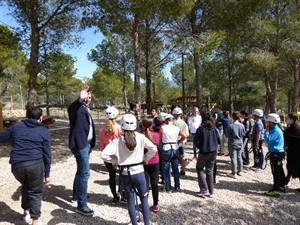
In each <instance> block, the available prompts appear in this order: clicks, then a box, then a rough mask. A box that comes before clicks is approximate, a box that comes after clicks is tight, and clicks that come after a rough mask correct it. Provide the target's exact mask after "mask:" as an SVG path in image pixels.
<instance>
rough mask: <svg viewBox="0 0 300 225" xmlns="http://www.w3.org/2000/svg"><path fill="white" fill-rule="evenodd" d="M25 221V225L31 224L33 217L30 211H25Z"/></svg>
mask: <svg viewBox="0 0 300 225" xmlns="http://www.w3.org/2000/svg"><path fill="white" fill-rule="evenodd" d="M23 220H24V222H25V223H30V220H31V216H30V212H29V210H24V214H23Z"/></svg>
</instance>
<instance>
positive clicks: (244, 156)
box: [242, 137, 249, 165]
mask: <svg viewBox="0 0 300 225" xmlns="http://www.w3.org/2000/svg"><path fill="white" fill-rule="evenodd" d="M248 141H249V138H248V137H244V138H243V152H242V159H243V164H244V165H249V150H248Z"/></svg>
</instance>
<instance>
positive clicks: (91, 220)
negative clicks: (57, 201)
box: [47, 209, 128, 225]
mask: <svg viewBox="0 0 300 225" xmlns="http://www.w3.org/2000/svg"><path fill="white" fill-rule="evenodd" d="M51 215H52V216H53V218H52V219H51V220H50V221H49V222H48V223H47V224H48V225H56V224H69V223H72V224H76V225H81V224H82V225H87V224H89V225H92V224H95V225H96V224H97V225H99V224H101V225H102V224H107V225H109V224H111V225H112V224H116V225H125V224H128V223H125V224H124V223H117V222H116V221H108V220H104V219H103V218H101V217H99V216H93V217H85V216H82V215H79V214H77V213H73V212H72V213H70V212H68V211H67V210H64V209H55V210H53V211H52V212H51Z"/></svg>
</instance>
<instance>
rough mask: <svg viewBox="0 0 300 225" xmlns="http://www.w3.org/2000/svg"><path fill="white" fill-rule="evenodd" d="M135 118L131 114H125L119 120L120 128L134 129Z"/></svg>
mask: <svg viewBox="0 0 300 225" xmlns="http://www.w3.org/2000/svg"><path fill="white" fill-rule="evenodd" d="M136 123H137V122H136V118H135V116H134V115H132V114H125V115H124V116H123V118H122V120H121V128H122V130H129V131H135V129H136Z"/></svg>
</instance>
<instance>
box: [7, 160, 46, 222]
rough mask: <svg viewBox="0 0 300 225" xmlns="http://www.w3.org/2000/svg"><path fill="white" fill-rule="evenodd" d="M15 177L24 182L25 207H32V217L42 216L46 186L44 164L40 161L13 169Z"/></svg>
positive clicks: (23, 201) (23, 200)
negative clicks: (44, 188)
mask: <svg viewBox="0 0 300 225" xmlns="http://www.w3.org/2000/svg"><path fill="white" fill-rule="evenodd" d="M12 173H13V175H14V176H15V178H16V179H17V180H18V181H19V182H20V183H21V184H22V186H21V195H22V203H21V207H22V208H23V209H26V210H27V209H30V215H31V218H34V219H37V218H39V217H40V216H41V203H42V193H43V187H44V164H43V163H39V164H36V165H32V166H27V167H24V168H18V169H12Z"/></svg>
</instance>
